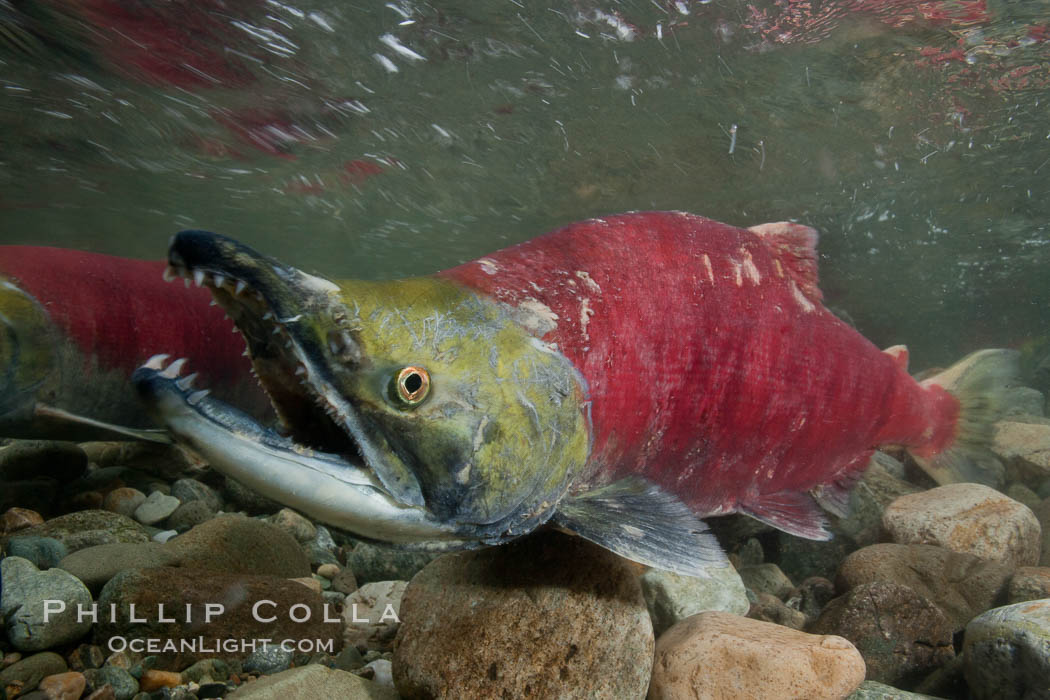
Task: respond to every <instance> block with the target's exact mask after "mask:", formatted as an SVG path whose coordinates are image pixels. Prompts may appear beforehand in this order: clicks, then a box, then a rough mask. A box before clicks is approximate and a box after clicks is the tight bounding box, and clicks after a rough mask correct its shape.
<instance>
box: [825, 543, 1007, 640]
mask: <svg viewBox="0 0 1050 700" xmlns="http://www.w3.org/2000/svg"><path fill="white" fill-rule="evenodd" d="M1012 572H1013V567H1012V566H1011V565H1009V564H1005V563H1003V562H998V561H989V560H987V559H981V558H980V557H976V556H974V555H972V554H960V553H959V552H952V551H949V550H947V549H944V548H943V547H936V546H934V545H928V544H893V543H889V542H887V543H883V544H873V545H870V546H868V547H864V548H863V549H859V550H857V551H856V552H853V553H852V554H850V555H849V556H848V557H846V559H845V560H844V561H843V562H842V566H840V567H839V573H838V576H837V578H836V584H837V587H838V589H839V590H840V591H848V590H850V589H853V588H855V587H857V586H860V585H863V584H866V583H874V582H876V581H885V582H888V583H896V584H900V585H902V586H907V587H908V588H910V589H912V590H913V591H915V592H916V593H918V594H919V595H920V596H922V597H923V598H926V599H927V600H929V601H930V602H931V603H933V604H934V605H936V606H937V607H938V608H940V609H941V612H943V613H944V614H945V616H947V618H948V620H949V621H950V622H951V623H952V626H953V629H954V630H955V631H960V630H962V629H963V628H964V627H965V626H966V623H967V622H969V621H970V620H971V619H973V617H974V616H975V615H977V614H979V613H982V612H984V611H985V610H987V609H988V608H990V607H992V606H993V605H994V604H995V602H996V601H997V600H998V599H999V598H1000V596H1001V595H1002V592H1003V590H1004V589H1005V587H1006V585H1007V581H1008V580H1009V579H1010V575H1011V573H1012Z"/></svg>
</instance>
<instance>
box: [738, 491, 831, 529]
mask: <svg viewBox="0 0 1050 700" xmlns="http://www.w3.org/2000/svg"><path fill="white" fill-rule="evenodd" d="M739 511H740V512H741V513H744V514H746V515H750V516H751V517H752V518H754V519H755V520H761V521H762V522H764V523H765V524H767V525H771V526H773V527H775V528H776V529H778V530H783V531H784V532H787V533H789V534H792V535H796V536H798V537H804V538H806V539H807V540H830V539H831V537H832V534H831V531H830V530H828V520H827V518H826V517H824V513H823V512H821V510H820V506H819V505H817V502H816V501H815V500H814V499H813V497H812V496H811V495H809V494H808V493H798V492H795V491H781V492H780V493H774V494H770V495H768V496H763V497H762V498H760V499H757V500H755V501H752V502H748V503H742V504H740V507H739Z"/></svg>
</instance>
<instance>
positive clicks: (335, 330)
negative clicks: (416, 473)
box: [133, 231, 464, 547]
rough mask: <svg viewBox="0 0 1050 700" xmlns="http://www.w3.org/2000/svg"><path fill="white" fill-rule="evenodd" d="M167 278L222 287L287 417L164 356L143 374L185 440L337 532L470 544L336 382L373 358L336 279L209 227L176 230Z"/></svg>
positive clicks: (141, 385) (152, 397)
mask: <svg viewBox="0 0 1050 700" xmlns="http://www.w3.org/2000/svg"><path fill="white" fill-rule="evenodd" d="M165 276H166V277H167V278H169V279H176V278H178V277H182V278H184V279H186V280H187V281H191V282H193V283H195V284H197V285H198V286H204V287H207V288H208V289H210V290H211V292H212V294H213V296H214V299H215V301H216V302H217V303H218V304H219V305H220V306H221V307H222V308H223V309H224V310H225V311H226V313H227V314H228V315H229V316H230V318H231V319H232V320H233V322H234V323H235V325H236V327H237V330H238V332H240V333H241V335H242V336H243V337H244V339H245V342H246V344H247V351H248V355H249V357H250V358H251V360H252V366H253V372H254V373H255V375H256V377H257V378H258V380H259V382H260V384H261V386H262V388H263V390H264V391H265V392H266V394H267V395H268V396H269V398H270V401H271V402H272V404H273V407H274V409H275V411H276V413H277V416H278V420H279V425H278V429H277V430H271V429H268V428H265V427H263V426H260V425H258V424H257V423H255V422H254V420H253V419H251V418H250V417H248V416H247V415H246V414H244V413H242V412H240V411H238V410H237V409H235V408H233V407H230V406H227V405H225V404H223V403H221V402H219V401H216V400H214V399H212V398H211V397H209V396H207V392H206V391H203V390H201V389H198V388H197V387H194V386H193V376H192V375H187V376H183V368H184V365H185V364H186V361H185V360H181V359H180V360H176V361H175V362H172V363H170V364H169V362H168V359H167V357H166V356H156V357H154V358H151V360H150V361H149V362H147V363H146V365H144V366H143V367H141V368H139V369H138V370H137V371H136V372H135V375H134V376H133V381H134V382H135V384H136V387H137V388H138V391H139V393H140V395H141V396H142V397H143V399H144V400H145V401H146V404H147V406H148V407H149V408H150V410H151V411H152V412H153V414H154V415H155V417H156V418H157V419H158V420H159V421H160V422H161V423H162V424H164V425H165V427H166V428H167V429H168V430H169V431H170V432H171V433H172V434H173V435H174V437H175V438H176V439H177V440H178V441H180V442H182V443H184V444H187V445H188V446H189V447H190V448H191V449H193V450H194V451H196V452H198V453H199V454H201V455H202V456H203V457H204V458H205V459H206V460H208V461H209V463H211V464H212V466H213V467H214V468H216V469H218V470H219V471H222V472H224V473H226V474H227V475H229V476H232V477H234V478H236V479H238V480H240V481H243V482H245V483H246V484H247V485H249V486H251V487H252V488H255V489H256V490H257V491H260V492H261V493H263V494H264V495H267V496H269V497H271V498H274V499H275V500H278V501H280V502H283V503H286V504H288V505H291V506H292V507H295V508H298V509H299V510H302V511H303V512H305V513H307V514H308V515H313V516H315V517H318V518H319V519H321V520H324V521H325V522H329V523H331V524H333V525H336V526H337V527H344V528H345V529H348V530H351V531H353V532H355V533H358V534H360V535H364V536H366V537H371V538H374V539H379V540H385V541H395V542H400V541H403V542H420V541H423V542H426V541H427V540H438V541H445V542H449V541H457V542H458V544H457V545H456V546H459V547H462V546H464V544H463V542H462V541H461V540H462V538H461V537H460V536H459V534H457V533H456V532H455V531H454V530H455V528H454V526H452V525H449V524H446V523H441V522H439V521H438V520H437V519H435V518H434V517H433V515H432V514H431V513H430V512H429V511H428V510H427V508H426V506H425V504H424V502H423V497H422V494H421V492H420V489H419V485H418V483H416V482H415V480H414V478H413V477H412V475H411V474H407V475H406V474H405V473H404V472H403V471H401V472H398V473H397V474H396V476H391V472H392V470H391V469H390V468H389V467H388V466H387V465H386V464H385V461H384V456H383V455H382V454H381V452H380V450H379V449H377V447H376V445H375V444H374V442H373V439H372V436H371V435H370V434H369V431H368V430H367V429H366V427H365V426H363V425H362V423H361V421H360V419H359V418H358V416H357V413H356V411H355V410H354V407H353V406H352V405H351V404H350V402H349V401H348V400H347V398H346V397H344V396H342V395H341V394H340V393H339V392H338V391H337V390H336V389H335V387H334V382H333V381H332V378H331V375H330V373H331V372H332V371H333V370H332V361H331V358H333V357H337V358H338V359H339V361H340V362H341V363H342V366H343V367H346V366H349V367H351V368H352V367H353V366H354V363H363V362H367V360H365V359H364V358H362V357H361V353H360V350H359V348H358V347H357V344H356V343H355V341H354V339H353V336H352V333H351V331H350V329H349V327H348V320H347V319H348V316H349V314H348V313H347V310H346V309H345V307H344V305H343V303H342V301H341V300H340V298H339V296H338V294H337V293H338V291H339V288H338V287H337V286H336V285H334V284H333V283H331V282H329V281H327V280H324V279H321V278H319V277H315V276H313V275H308V274H306V273H304V272H301V271H299V270H297V269H295V268H293V267H288V266H285V265H282V264H281V263H278V262H277V261H275V260H272V259H270V258H267V257H264V256H262V255H260V254H258V253H256V252H255V251H253V250H252V249H250V248H248V247H247V246H244V245H243V244H240V243H238V242H236V241H233V240H232V239H229V238H226V237H224V236H220V235H217V234H213V233H208V232H204V231H184V232H182V233H180V234H177V235H176V237H175V238H174V239H173V241H172V244H171V248H170V251H169V267H168V269H167V271H166V273H165ZM322 343H323V345H322ZM422 546H427V545H426V544H423V545H422Z"/></svg>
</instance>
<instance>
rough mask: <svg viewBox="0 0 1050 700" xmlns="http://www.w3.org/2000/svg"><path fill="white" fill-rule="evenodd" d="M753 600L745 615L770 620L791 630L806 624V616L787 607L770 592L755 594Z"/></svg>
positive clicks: (755, 618) (753, 618)
mask: <svg viewBox="0 0 1050 700" xmlns="http://www.w3.org/2000/svg"><path fill="white" fill-rule="evenodd" d="M755 598H756V600H755V602H754V603H752V604H751V609H750V610H748V611H747V616H748V617H749V618H751V619H752V620H761V621H763V622H772V623H774V624H777V625H783V626H784V627H790V628H791V629H793V630H800V629H803V628H805V626H806V616H805V614H803V613H802V612H801V611H799V610H795V609H794V608H790V607H788V606H787V605H786V604H785V603H784V601H782V600H781V599H780V598H777V597H776V596H775V595H772V594H770V593H757V594H755Z"/></svg>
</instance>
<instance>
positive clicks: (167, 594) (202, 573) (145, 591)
mask: <svg viewBox="0 0 1050 700" xmlns="http://www.w3.org/2000/svg"><path fill="white" fill-rule="evenodd" d="M263 601H271V602H263ZM257 603H258V604H259V607H257V608H256V607H255V606H256V604H257ZM271 603H272V604H271ZM98 604H99V609H100V610H105V611H108V610H110V605H116V611H117V616H116V617H117V619H116V621H115V622H113V621H111V620H110V617H109V615H108V614H107V615H105V616H102V615H100V616H99V622H98V624H96V625H95V628H94V632H95V640H96V642H97V643H99V644H101V645H102V646H104V647H107V648H108V643H109V640H110V639H111V638H112V637H123V638H126V639H147V640H160V641H158V642H156V643H157V644H158V645H160V648H158V650H157V651H150V650H149V649H147V650H146V651H147V653H150V654H153V653H156V654H158V655H159V656H160V657H161V661H162V663H161V664H159V665H158V666H157V667H156V668H159V669H162V670H175V669H179V668H184V667H186V666H188V665H189V664H191V663H192V662H194V661H198V660H200V659H202V658H212V657H215V658H221V659H223V660H226V661H229V660H233V659H243V658H245V657H246V656H247V655H248V654H250V653H251V652H252V649H250V648H243V647H242V646H241V645H240V640H257V639H269V640H271V642H270V644H274V645H279V644H281V643H282V642H283V641H284V640H292V641H293V642H295V641H297V640H303V639H305V640H322V641H323V642H324V643H325V644H328V643H331V644H332V648H333V649H334V650H338V649H339V648H340V647H341V646H342V632H343V631H342V621H341V619H340V618H339V616H338V614H336V612H335V611H334V610H332V609H331V606H328V607H327V608H326V607H325V606H324V604H323V601H322V598H321V596H320V595H319V594H318V593H316V592H315V591H311V590H310V589H309V588H307V587H305V586H303V585H301V584H299V583H296V582H294V581H289V580H288V579H284V578H277V577H274V576H258V575H250V574H233V573H222V572H218V571H208V570H203V569H185V568H170V567H159V568H155V569H133V570H128V571H124V572H122V573H120V574H117V576H115V577H114V578H113V579H112V580H111V581H110V582H109V583H107V584H106V586H105V588H103V589H102V593H101V594H100V595H99V599H98ZM132 604H134V606H135V615H136V618H145V619H146V622H132V621H131V620H130V606H131V605H132ZM161 604H163V606H164V610H163V616H164V618H165V619H170V618H174V620H175V621H174V622H161V620H160V617H161V615H160V609H159V608H158V605H161ZM206 605H222V606H223V609H222V610H221V612H218V613H217V614H213V615H212V616H211V619H210V620H206V618H205V610H206V608H205V606H206ZM187 606H190V615H189V618H190V619H189V620H187V619H186V618H187V615H186V608H187ZM293 606H298V607H296V608H295V609H293ZM253 608H254V609H253ZM213 610H217V609H215V608H213ZM307 616H308V619H307V620H305V621H303V622H296V621H295V620H294V619H293V617H294V618H297V619H302V618H305V617H307ZM326 617H327V618H328V619H329V620H334V622H325V618H326ZM186 639H189V640H198V639H199V640H201V641H200V643H198V644H197V648H196V650H191V649H187V650H178V651H177V652H173V651H172V650H170V649H164V648H163V645H164V644H165V642H166V640H172V641H173V642H174V645H175V646H176V647H179V646H180V644H181V641H182V640H186ZM224 640H232V641H233V642H236V644H233V643H231V642H226V644H228V645H229V646H224V645H223V642H224Z"/></svg>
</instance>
